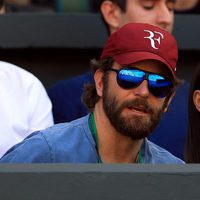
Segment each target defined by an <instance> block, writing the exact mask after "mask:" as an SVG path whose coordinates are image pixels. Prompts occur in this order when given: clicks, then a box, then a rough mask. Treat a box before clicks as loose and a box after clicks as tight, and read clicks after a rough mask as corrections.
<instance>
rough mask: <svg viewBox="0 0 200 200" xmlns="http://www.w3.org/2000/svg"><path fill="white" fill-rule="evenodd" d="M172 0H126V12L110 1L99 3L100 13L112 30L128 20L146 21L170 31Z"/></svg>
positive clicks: (172, 18) (172, 13)
mask: <svg viewBox="0 0 200 200" xmlns="http://www.w3.org/2000/svg"><path fill="white" fill-rule="evenodd" d="M174 7H175V1H174V0H127V5H126V12H123V11H122V10H121V9H120V8H119V7H118V6H117V5H116V4H114V3H113V2H111V1H104V2H103V3H102V5H101V12H102V15H103V17H104V19H105V21H106V22H107V24H108V25H109V28H110V32H111V33H112V32H114V31H116V30H117V29H119V28H120V27H121V26H123V25H125V24H126V23H129V22H135V23H148V24H152V25H155V26H158V27H160V28H163V29H165V30H166V31H168V32H172V28H173V23H174V12H173V10H174Z"/></svg>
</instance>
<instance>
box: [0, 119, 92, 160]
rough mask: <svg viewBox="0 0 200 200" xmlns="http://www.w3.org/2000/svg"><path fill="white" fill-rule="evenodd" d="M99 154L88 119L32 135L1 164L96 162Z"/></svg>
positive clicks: (13, 149) (12, 150) (11, 150)
mask: <svg viewBox="0 0 200 200" xmlns="http://www.w3.org/2000/svg"><path fill="white" fill-rule="evenodd" d="M95 161H96V150H95V144H94V141H93V139H92V136H91V134H90V132H89V127H88V116H85V117H83V118H80V119H77V120H74V121H72V122H70V123H62V124H57V125H54V126H52V127H49V128H47V129H45V130H41V131H38V132H35V133H32V134H31V135H30V136H28V137H27V138H26V139H25V140H24V141H23V142H21V143H19V144H17V145H16V146H14V147H13V148H11V149H10V150H9V151H8V152H7V153H6V155H5V156H4V157H3V158H2V159H1V161H0V162H15V163H16V162H17V163H21V162H25V163H29V162H44V163H45V162H48V163H49V162H50V163H51V162H57V163H59V162H64V163H65V162H66V163H67V162H77V163H78V162H95Z"/></svg>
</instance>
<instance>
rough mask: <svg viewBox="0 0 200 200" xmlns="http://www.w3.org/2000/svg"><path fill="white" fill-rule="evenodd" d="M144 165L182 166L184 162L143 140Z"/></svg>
mask: <svg viewBox="0 0 200 200" xmlns="http://www.w3.org/2000/svg"><path fill="white" fill-rule="evenodd" d="M143 150H144V152H143V153H144V155H145V156H144V157H145V162H146V163H165V164H183V163H184V161H182V160H181V159H179V158H177V157H176V156H174V155H172V154H171V153H170V152H169V151H167V150H165V149H163V148H162V147H160V146H158V145H156V144H154V143H153V142H151V141H149V140H148V139H145V141H144V143H143Z"/></svg>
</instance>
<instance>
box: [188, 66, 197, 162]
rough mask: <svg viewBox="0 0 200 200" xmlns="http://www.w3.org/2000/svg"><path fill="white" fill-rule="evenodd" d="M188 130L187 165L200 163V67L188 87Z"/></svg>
mask: <svg viewBox="0 0 200 200" xmlns="http://www.w3.org/2000/svg"><path fill="white" fill-rule="evenodd" d="M188 106H189V107H188V120H189V129H188V135H187V145H186V155H185V156H186V161H187V162H188V163H200V147H199V144H200V136H199V133H200V123H199V119H200V118H199V117H200V66H199V67H198V68H197V70H196V72H195V73H194V76H193V79H192V83H191V85H190V93H189V104H188Z"/></svg>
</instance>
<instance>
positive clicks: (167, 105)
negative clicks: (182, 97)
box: [164, 92, 175, 112]
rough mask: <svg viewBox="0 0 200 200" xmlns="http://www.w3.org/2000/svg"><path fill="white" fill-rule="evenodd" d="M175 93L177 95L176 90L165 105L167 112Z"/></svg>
mask: <svg viewBox="0 0 200 200" xmlns="http://www.w3.org/2000/svg"><path fill="white" fill-rule="evenodd" d="M174 95H175V92H173V93H172V94H171V96H170V98H169V99H168V101H167V103H166V106H165V108H164V112H167V110H168V107H169V105H170V103H171V101H172V99H173V97H174Z"/></svg>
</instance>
